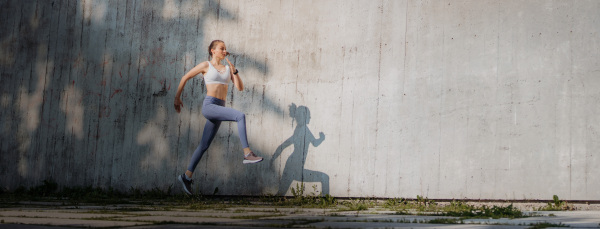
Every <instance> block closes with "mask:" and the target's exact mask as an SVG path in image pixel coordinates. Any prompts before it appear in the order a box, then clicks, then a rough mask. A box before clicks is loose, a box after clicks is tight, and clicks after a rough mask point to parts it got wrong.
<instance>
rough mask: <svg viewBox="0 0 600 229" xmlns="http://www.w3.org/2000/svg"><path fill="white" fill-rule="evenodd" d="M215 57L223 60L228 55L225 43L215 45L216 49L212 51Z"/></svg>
mask: <svg viewBox="0 0 600 229" xmlns="http://www.w3.org/2000/svg"><path fill="white" fill-rule="evenodd" d="M211 52H212V55H213V57H216V58H220V59H223V58H225V56H226V55H227V47H225V43H222V42H219V43H217V44H216V45H215V48H213V49H211Z"/></svg>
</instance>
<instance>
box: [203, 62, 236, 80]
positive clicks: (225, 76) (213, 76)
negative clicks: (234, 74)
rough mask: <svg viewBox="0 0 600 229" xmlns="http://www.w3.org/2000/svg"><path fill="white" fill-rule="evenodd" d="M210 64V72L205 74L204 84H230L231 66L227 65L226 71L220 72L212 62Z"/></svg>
mask: <svg viewBox="0 0 600 229" xmlns="http://www.w3.org/2000/svg"><path fill="white" fill-rule="evenodd" d="M207 62H208V71H207V72H206V74H204V82H205V83H206V84H216V83H218V84H228V83H229V77H230V75H229V74H230V72H229V66H227V65H225V71H224V72H219V70H217V68H215V66H213V65H212V64H211V63H210V61H207Z"/></svg>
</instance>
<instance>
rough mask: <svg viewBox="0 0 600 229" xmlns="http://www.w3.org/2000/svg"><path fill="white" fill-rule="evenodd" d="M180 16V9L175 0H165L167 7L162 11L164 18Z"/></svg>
mask: <svg viewBox="0 0 600 229" xmlns="http://www.w3.org/2000/svg"><path fill="white" fill-rule="evenodd" d="M178 14H179V8H178V7H177V5H176V4H175V1H174V0H165V5H164V6H163V10H162V17H163V18H164V19H171V18H176V17H177V15H178Z"/></svg>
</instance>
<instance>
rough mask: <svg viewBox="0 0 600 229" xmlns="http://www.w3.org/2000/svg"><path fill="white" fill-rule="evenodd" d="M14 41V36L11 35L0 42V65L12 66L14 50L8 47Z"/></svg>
mask: <svg viewBox="0 0 600 229" xmlns="http://www.w3.org/2000/svg"><path fill="white" fill-rule="evenodd" d="M15 41H16V39H15V36H14V35H11V36H8V37H6V39H4V40H2V42H0V65H2V66H3V67H12V63H13V62H14V60H15V54H14V52H11V48H10V47H11V46H13V44H14V43H15Z"/></svg>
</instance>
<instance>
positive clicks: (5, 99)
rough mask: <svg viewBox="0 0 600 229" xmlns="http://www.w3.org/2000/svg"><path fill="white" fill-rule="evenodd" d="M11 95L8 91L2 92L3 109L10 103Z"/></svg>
mask: <svg viewBox="0 0 600 229" xmlns="http://www.w3.org/2000/svg"><path fill="white" fill-rule="evenodd" d="M10 101H11V98H10V95H9V94H8V93H4V94H2V109H6V108H7V107H8V106H9V105H10Z"/></svg>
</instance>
